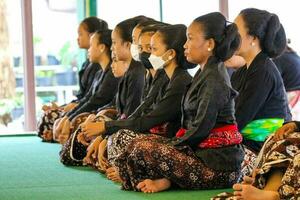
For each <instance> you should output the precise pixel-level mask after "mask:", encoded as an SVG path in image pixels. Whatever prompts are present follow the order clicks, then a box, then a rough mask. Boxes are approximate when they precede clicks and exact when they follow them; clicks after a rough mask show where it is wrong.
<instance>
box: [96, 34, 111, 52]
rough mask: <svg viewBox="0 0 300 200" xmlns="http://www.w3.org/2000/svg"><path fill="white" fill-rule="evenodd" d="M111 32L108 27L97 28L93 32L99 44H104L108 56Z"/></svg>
mask: <svg viewBox="0 0 300 200" xmlns="http://www.w3.org/2000/svg"><path fill="white" fill-rule="evenodd" d="M111 32H112V30H110V29H106V30H97V31H96V32H95V34H96V36H97V39H98V42H99V44H104V45H105V46H106V48H107V53H108V55H109V57H110V56H111V50H110V47H111V44H112V41H111Z"/></svg>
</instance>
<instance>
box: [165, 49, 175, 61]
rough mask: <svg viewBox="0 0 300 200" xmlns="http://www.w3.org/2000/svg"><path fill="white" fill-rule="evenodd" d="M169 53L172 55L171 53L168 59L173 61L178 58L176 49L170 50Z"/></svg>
mask: <svg viewBox="0 0 300 200" xmlns="http://www.w3.org/2000/svg"><path fill="white" fill-rule="evenodd" d="M169 51H170V53H169V55H168V57H167V59H168V60H172V59H173V58H175V57H176V51H175V50H174V49H170V50H169Z"/></svg>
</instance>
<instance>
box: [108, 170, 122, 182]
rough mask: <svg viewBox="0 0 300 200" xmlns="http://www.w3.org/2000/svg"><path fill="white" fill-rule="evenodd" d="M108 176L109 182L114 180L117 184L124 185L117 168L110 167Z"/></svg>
mask: <svg viewBox="0 0 300 200" xmlns="http://www.w3.org/2000/svg"><path fill="white" fill-rule="evenodd" d="M106 176H107V178H108V179H109V180H112V181H113V182H116V183H122V182H123V181H122V179H121V177H120V175H119V172H118V170H117V169H116V168H115V167H110V168H108V169H107V170H106Z"/></svg>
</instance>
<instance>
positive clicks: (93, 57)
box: [88, 33, 103, 63]
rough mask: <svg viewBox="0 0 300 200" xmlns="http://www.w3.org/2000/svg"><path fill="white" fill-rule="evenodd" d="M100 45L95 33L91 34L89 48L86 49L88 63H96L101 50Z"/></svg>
mask: <svg viewBox="0 0 300 200" xmlns="http://www.w3.org/2000/svg"><path fill="white" fill-rule="evenodd" d="M101 46H102V45H101V44H99V40H98V35H97V33H95V34H93V35H92V37H91V39H90V48H89V49H88V57H89V59H90V62H92V63H98V62H99V59H100V56H101V54H102V53H103V49H101Z"/></svg>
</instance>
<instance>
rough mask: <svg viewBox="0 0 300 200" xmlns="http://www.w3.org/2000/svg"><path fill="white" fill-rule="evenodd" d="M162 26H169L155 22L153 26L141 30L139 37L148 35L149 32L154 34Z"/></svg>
mask: <svg viewBox="0 0 300 200" xmlns="http://www.w3.org/2000/svg"><path fill="white" fill-rule="evenodd" d="M164 26H169V24H167V23H163V22H156V23H155V24H150V25H148V26H145V27H143V28H142V30H141V33H140V36H141V35H142V34H144V33H150V32H153V33H155V32H156V31H158V30H159V29H160V28H162V27H164Z"/></svg>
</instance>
